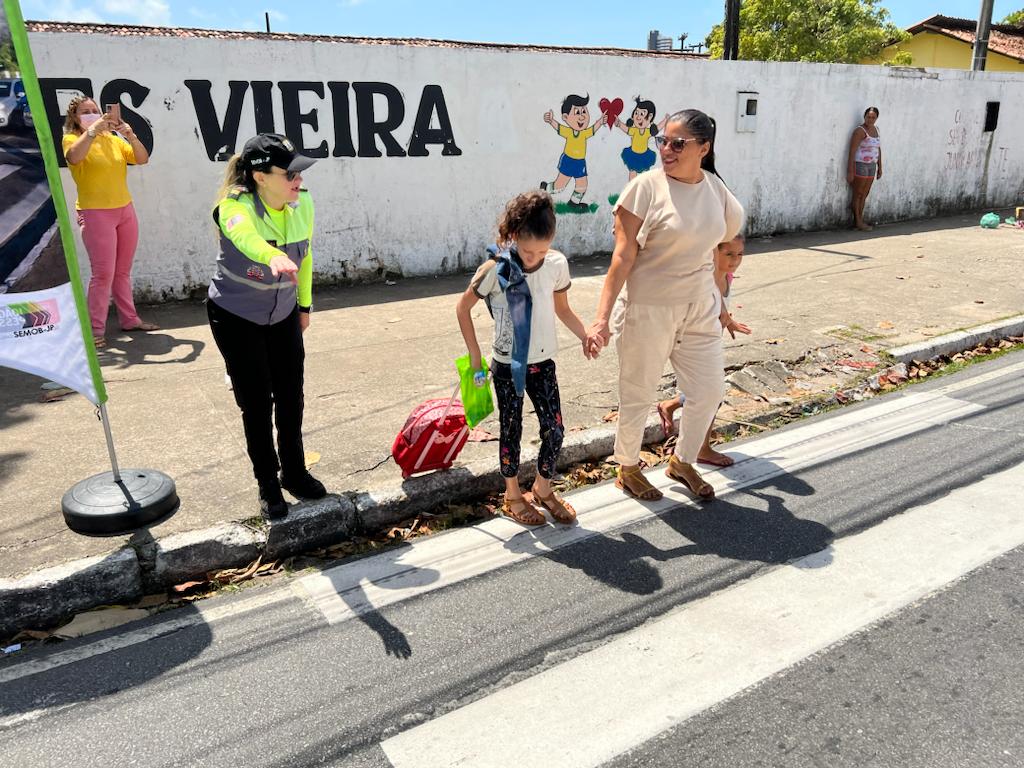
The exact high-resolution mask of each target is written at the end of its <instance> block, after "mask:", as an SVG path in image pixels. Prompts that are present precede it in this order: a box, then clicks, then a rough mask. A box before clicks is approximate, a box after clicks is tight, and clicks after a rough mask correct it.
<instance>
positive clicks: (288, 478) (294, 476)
mask: <svg viewBox="0 0 1024 768" xmlns="http://www.w3.org/2000/svg"><path fill="white" fill-rule="evenodd" d="M281 485H282V486H283V487H284V489H285V490H286V491H288V493H290V494H291V495H292V496H294V497H295V498H297V499H302V500H303V501H306V500H312V499H322V498H323V497H324V496H326V495H327V489H326V488H324V484H323V483H321V482H320V481H319V480H317V479H316V478H315V477H313V476H312V475H311V474H309V472H308V471H307V470H306V469H305V468H303V469H302V471H301V472H295V473H291V474H285V473H284V472H282V473H281Z"/></svg>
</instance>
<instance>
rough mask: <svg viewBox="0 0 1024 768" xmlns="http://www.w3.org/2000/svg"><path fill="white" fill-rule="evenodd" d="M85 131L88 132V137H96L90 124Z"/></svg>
mask: <svg viewBox="0 0 1024 768" xmlns="http://www.w3.org/2000/svg"><path fill="white" fill-rule="evenodd" d="M86 133H87V134H89V138H90V139H95V138H96V129H95V128H93V127H92V126H90V127H89V129H88V130H87V131H86Z"/></svg>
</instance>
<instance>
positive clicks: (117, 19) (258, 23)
mask: <svg viewBox="0 0 1024 768" xmlns="http://www.w3.org/2000/svg"><path fill="white" fill-rule="evenodd" d="M883 5H885V7H887V8H888V9H889V11H890V13H891V14H892V17H893V21H894V22H895V23H896V24H897V25H899V26H901V27H906V26H909V25H911V24H913V23H915V22H918V21H921V20H922V19H924V18H927V17H928V16H931V15H933V14H936V13H943V14H945V15H947V16H962V17H966V18H972V17H974V16H975V15H976V14H977V13H978V9H979V7H980V5H981V2H980V0H888V2H883ZM723 6H724V2H723V1H722V0H700V1H697V0H676V2H650V3H630V2H623V1H622V0H618V1H617V2H616V1H614V0H590V2H586V3H579V2H571V3H569V2H552V0H512V2H504V3H484V2H470V1H469V0H433V1H432V2H430V1H428V0H297V1H296V0H292V2H282V1H281V0H257V1H256V2H252V1H251V0H234V2H229V1H228V0H22V1H21V7H22V12H23V14H24V16H25V18H28V19H54V20H60V21H102V22H114V23H122V24H154V25H169V26H179V27H210V28H215V29H262V28H263V24H264V22H263V12H264V11H269V12H270V17H271V27H272V29H274V30H275V31H279V32H300V33H303V32H304V33H320V34H335V35H365V36H371V37H431V38H443V39H452V40H477V41H483V42H511V43H534V44H538V45H579V46H598V47H600V46H610V47H621V48H643V47H644V46H645V45H646V43H647V32H648V30H650V29H658V30H660V31H661V33H662V34H663V35H673V36H678V35H680V34H682V33H684V32H685V33H687V34H688V35H689V40H688V42H697V41H699V40H702V39H703V38H704V36H705V35H706V34H707V32H708V31H709V30H710V28H711V27H712V25H714V24H715V23H717V22H718V21H719V20H720V19H721V16H722V9H723ZM1022 7H1024V0H996V3H995V19H996V20H997V21H998V20H999V19H1001V18H1003V17H1004V16H1005V15H1006V14H1008V13H1009V12H1011V11H1013V10H1017V9H1019V8H1022Z"/></svg>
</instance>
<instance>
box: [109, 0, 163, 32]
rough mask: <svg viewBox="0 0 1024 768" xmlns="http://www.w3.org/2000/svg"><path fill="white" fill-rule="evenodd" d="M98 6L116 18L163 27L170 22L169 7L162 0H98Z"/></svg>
mask: <svg viewBox="0 0 1024 768" xmlns="http://www.w3.org/2000/svg"><path fill="white" fill-rule="evenodd" d="M99 5H100V8H101V9H102V10H103V12H104V13H107V14H109V15H111V16H113V17H115V19H116V20H119V21H120V20H125V19H129V20H133V21H135V22H136V23H138V24H146V25H148V26H153V27H163V26H167V25H168V24H170V23H171V7H170V5H168V4H167V3H166V2H164V0H100V3H99Z"/></svg>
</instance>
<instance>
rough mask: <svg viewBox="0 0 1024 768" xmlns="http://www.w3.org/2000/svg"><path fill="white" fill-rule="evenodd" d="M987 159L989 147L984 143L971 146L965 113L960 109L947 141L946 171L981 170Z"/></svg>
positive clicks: (954, 118) (955, 115)
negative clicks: (964, 118)
mask: <svg viewBox="0 0 1024 768" xmlns="http://www.w3.org/2000/svg"><path fill="white" fill-rule="evenodd" d="M987 157H988V147H987V146H986V145H985V143H984V142H981V143H979V144H978V145H971V142H970V136H969V133H968V130H967V126H966V125H965V124H964V120H963V113H962V112H961V111H960V110H959V109H958V110H957V111H956V112H955V113H954V115H953V126H952V127H951V128H950V129H949V137H948V139H947V140H946V164H945V170H947V171H966V170H969V169H972V168H980V167H981V166H982V165H984V163H985V159H986V158H987Z"/></svg>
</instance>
